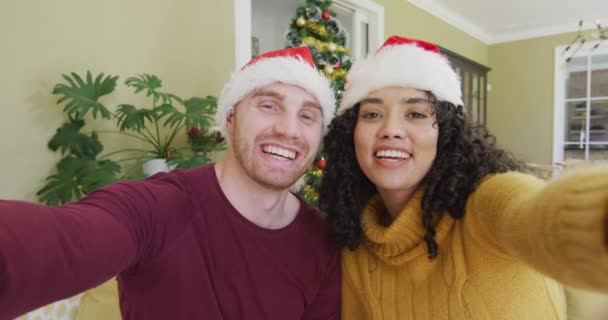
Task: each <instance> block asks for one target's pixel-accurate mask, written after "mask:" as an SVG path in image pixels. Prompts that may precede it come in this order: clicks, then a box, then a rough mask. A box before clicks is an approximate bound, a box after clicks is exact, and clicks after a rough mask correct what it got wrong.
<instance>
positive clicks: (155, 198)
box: [0, 179, 187, 319]
mask: <svg viewBox="0 0 608 320" xmlns="http://www.w3.org/2000/svg"><path fill="white" fill-rule="evenodd" d="M180 189H181V188H180V186H179V185H178V184H176V183H168V182H165V181H162V179H156V180H150V181H129V182H121V183H117V184H113V185H110V186H108V187H105V188H103V189H101V190H98V191H95V192H93V193H92V194H90V195H89V196H88V197H87V198H85V199H83V200H82V201H79V202H75V203H73V204H69V205H65V206H59V207H46V206H42V205H37V204H32V203H26V202H18V201H0V319H7V318H9V319H10V318H13V317H15V316H17V315H19V314H22V313H24V312H27V311H29V310H32V309H34V308H36V307H39V306H42V305H45V304H48V303H50V302H52V301H56V300H59V299H62V298H66V297H69V296H72V295H74V294H76V293H78V292H82V291H84V290H86V289H88V288H91V287H94V286H96V285H98V284H100V283H102V282H104V281H105V280H107V279H109V278H111V277H113V276H115V275H116V274H118V273H120V272H121V271H123V270H125V269H127V268H129V267H131V266H133V265H134V264H136V263H137V262H138V261H139V260H140V259H141V258H143V257H144V256H145V255H147V254H149V253H150V251H151V250H153V249H154V247H155V246H157V243H158V241H154V239H153V238H157V237H153V236H152V235H153V234H159V230H158V228H159V226H160V225H162V226H163V227H165V226H167V225H169V224H170V222H169V223H163V222H165V221H163V220H162V219H163V218H162V217H163V216H170V214H171V213H172V212H173V211H174V210H175V211H178V210H180V204H179V203H180V202H181V203H182V205H183V204H184V203H187V201H185V200H184V199H182V198H183V197H181V196H179V195H180V194H185V192H183V191H181V190H180ZM168 197H169V198H171V200H167V199H169V198H168ZM172 206H175V207H173V208H172ZM178 212H179V211H178ZM167 221H170V220H167ZM160 234H166V232H160Z"/></svg>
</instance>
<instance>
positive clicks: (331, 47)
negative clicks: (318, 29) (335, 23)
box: [327, 42, 338, 53]
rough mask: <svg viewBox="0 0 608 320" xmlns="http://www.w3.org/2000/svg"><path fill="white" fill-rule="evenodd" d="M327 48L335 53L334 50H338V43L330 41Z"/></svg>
mask: <svg viewBox="0 0 608 320" xmlns="http://www.w3.org/2000/svg"><path fill="white" fill-rule="evenodd" d="M327 49H328V50H329V52H331V53H334V52H336V50H338V45H337V44H335V43H333V42H330V43H329V44H328V45H327Z"/></svg>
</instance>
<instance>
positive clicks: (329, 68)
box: [323, 65, 334, 75]
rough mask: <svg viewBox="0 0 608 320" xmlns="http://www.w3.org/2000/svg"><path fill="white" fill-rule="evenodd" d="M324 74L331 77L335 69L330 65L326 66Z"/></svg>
mask: <svg viewBox="0 0 608 320" xmlns="http://www.w3.org/2000/svg"><path fill="white" fill-rule="evenodd" d="M323 72H325V74H327V75H330V74H332V73H333V72H334V68H333V67H332V66H330V65H325V68H323Z"/></svg>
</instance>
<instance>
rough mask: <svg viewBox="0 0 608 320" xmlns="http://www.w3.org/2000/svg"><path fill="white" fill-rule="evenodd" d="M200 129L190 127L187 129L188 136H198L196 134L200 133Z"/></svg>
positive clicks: (193, 137)
mask: <svg viewBox="0 0 608 320" xmlns="http://www.w3.org/2000/svg"><path fill="white" fill-rule="evenodd" d="M200 131H201V130H200V129H199V128H197V127H190V130H189V131H188V135H189V136H190V138H192V139H195V138H196V137H198V134H199V133H200Z"/></svg>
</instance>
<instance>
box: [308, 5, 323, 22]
mask: <svg viewBox="0 0 608 320" xmlns="http://www.w3.org/2000/svg"><path fill="white" fill-rule="evenodd" d="M321 14H322V12H321V9H319V7H312V8H306V18H308V20H310V21H313V22H316V21H319V20H321Z"/></svg>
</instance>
